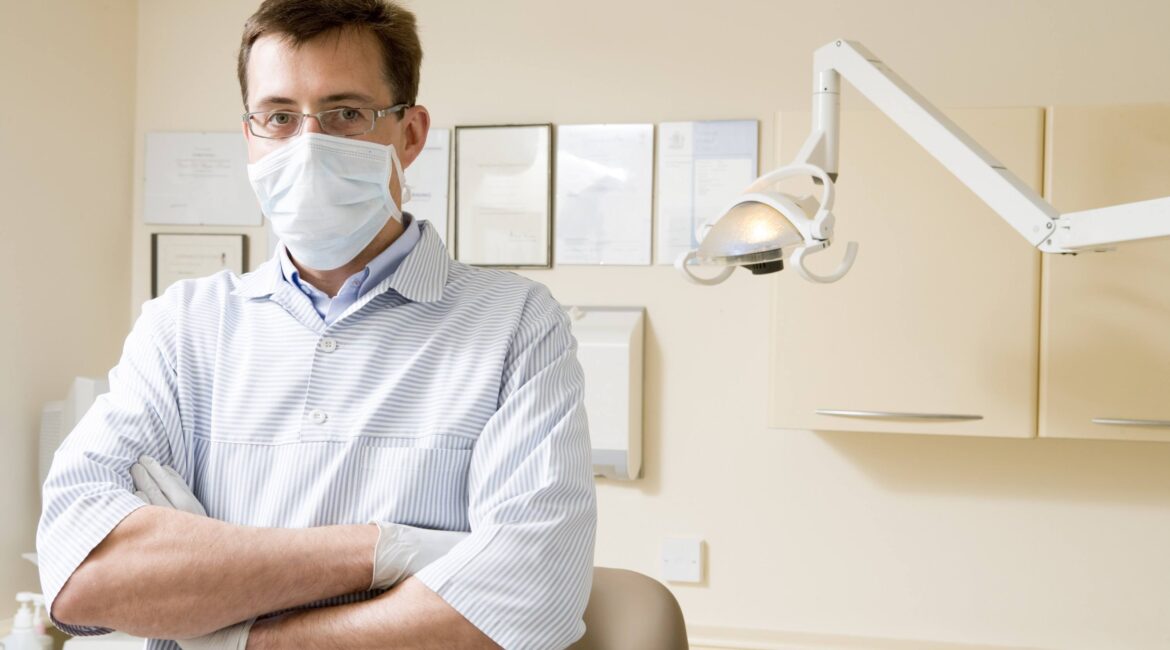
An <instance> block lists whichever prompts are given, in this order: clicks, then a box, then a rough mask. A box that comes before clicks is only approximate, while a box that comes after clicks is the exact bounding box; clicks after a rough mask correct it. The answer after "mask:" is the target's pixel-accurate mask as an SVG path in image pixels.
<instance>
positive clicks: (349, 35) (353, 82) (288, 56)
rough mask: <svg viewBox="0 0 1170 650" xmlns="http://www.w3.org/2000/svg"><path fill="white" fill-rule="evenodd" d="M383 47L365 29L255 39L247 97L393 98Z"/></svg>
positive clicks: (298, 99) (252, 100)
mask: <svg viewBox="0 0 1170 650" xmlns="http://www.w3.org/2000/svg"><path fill="white" fill-rule="evenodd" d="M383 70H384V68H383V62H382V48H381V45H380V44H379V43H378V41H377V38H376V37H375V36H374V35H373V34H372V33H370V32H369V31H367V30H354V29H345V30H334V31H332V32H326V33H325V34H321V35H319V36H316V37H314V38H312V39H309V40H307V41H303V42H300V43H294V42H293V41H292V39H290V38H288V37H287V35H285V34H265V35H264V36H261V37H260V38H258V39H256V42H255V43H253V44H252V49H251V52H250V53H249V55H248V67H247V75H248V101H249V103H252V104H256V103H260V102H262V101H264V100H265V99H266V98H283V99H291V100H293V101H296V102H304V101H309V102H315V103H316V102H328V101H344V100H346V99H369V100H371V101H377V102H386V101H389V100H391V99H392V98H391V97H390V96H389V95H390V88H389V86H388V84H387V82H386V77H385V75H384V74H383Z"/></svg>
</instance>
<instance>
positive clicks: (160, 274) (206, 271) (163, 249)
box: [151, 233, 248, 298]
mask: <svg viewBox="0 0 1170 650" xmlns="http://www.w3.org/2000/svg"><path fill="white" fill-rule="evenodd" d="M247 239H248V238H247V236H245V235H188V234H178V233H154V234H153V235H151V253H152V254H151V257H152V258H153V263H152V269H153V272H152V274H151V296H153V297H156V298H157V297H158V296H159V294H161V293H162V292H163V291H166V289H167V287H169V286H171V285H172V284H174V283H175V282H176V281H178V280H186V279H188V278H201V277H204V276H207V275H211V274H213V273H218V272H219V271H222V270H224V269H228V270H230V271H233V272H235V273H237V274H243V273H244V268H245V267H244V265H245V262H246V260H245V253H244V251H245V244H246V243H247Z"/></svg>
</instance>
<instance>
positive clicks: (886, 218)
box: [770, 108, 1044, 438]
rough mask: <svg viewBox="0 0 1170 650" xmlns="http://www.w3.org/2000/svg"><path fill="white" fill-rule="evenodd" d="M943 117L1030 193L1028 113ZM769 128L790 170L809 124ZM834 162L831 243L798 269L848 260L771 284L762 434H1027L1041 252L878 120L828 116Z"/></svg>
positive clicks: (1039, 117)
mask: <svg viewBox="0 0 1170 650" xmlns="http://www.w3.org/2000/svg"><path fill="white" fill-rule="evenodd" d="M948 116H949V117H951V119H953V120H954V121H955V122H957V123H958V124H959V126H961V127H962V128H963V129H964V130H966V131H967V132H968V133H970V134H971V136H972V137H974V138H975V139H976V140H977V141H978V142H980V143H981V144H982V145H983V146H984V147H985V148H986V149H987V150H989V151H990V152H992V154H993V155H994V156H996V157H997V158H998V159H999V160H1000V162H1002V163H1003V164H1005V165H1006V166H1007V167H1008V168H1009V169H1011V170H1012V171H1013V172H1015V173H1016V174H1017V175H1018V176H1019V177H1020V178H1021V179H1022V180H1023V181H1024V182H1025V183H1028V184H1029V185H1031V186H1032V187H1034V188H1037V189H1039V186H1040V182H1041V178H1042V173H1043V146H1044V142H1043V138H1044V111H1043V110H1042V109H1039V108H1036V109H1027V108H1025V109H983V110H958V111H949V112H948ZM778 122H779V124H778V128H777V138H778V142H777V154H778V155H777V159H778V160H782V161H787V160H791V159H792V158H793V156H794V155H795V154H796V152H797V150H798V149H799V148H800V146H801V144H802V143H803V141H804V138H805V137H806V136H807V134H808V129H809V117H808V114H807V113H787V112H782V113H780V114H779V116H778ZM840 160H841V166H840V177H839V181H838V184H837V186H836V189H837V201H836V205H835V208H834V213H835V214H836V216H837V229H836V230H837V236H836V241H835V243H834V246H832V247H831V248H829V249H828V250H827V251H825V252H823V253H820V254H818V255H814V256H812V257H810V258H809V260H808V262H809V264H808V265H809V267H810V268H814V269H815V270H819V271H821V272H827V271H829V270H831V269H832V268H834V267H835V266H836V264H837V262H838V260H839V259H840V257H841V255H842V254H843V252H844V250H845V246H844V244H845V243H846V242H848V241H857V242H858V243H859V244H860V251H859V253H858V256H857V262H856V264H855V265H854V267H853V270H852V271H851V272H850V273H849V275H847V276H845V278H844V279H842V280H841V281H839V282H837V283H835V284H829V285H814V284H811V283H808V282H805V281H804V280H803V279H801V278H800V277H799V276H798V275H797V274H796V273H795V272H793V271H791V270H786V271H784V272H782V273H780V274H778V275H777V276H776V279H775V280H774V283H775V284H774V287H773V291H772V332H773V337H772V338H773V340H772V346H771V386H770V390H771V404H770V424H771V426H773V427H781V428H800V429H819V430H849V431H880V432H902V433H926V434H944V435H945V434H952V435H976V436H1000V437H1018V438H1028V437H1034V436H1035V435H1036V409H1037V406H1036V392H1037V364H1038V362H1039V351H1038V349H1037V348H1038V345H1039V343H1038V333H1039V322H1038V318H1039V309H1038V305H1039V287H1040V253H1039V252H1037V251H1036V249H1034V248H1033V247H1032V246H1031V245H1029V244H1028V242H1027V241H1026V240H1025V239H1024V238H1023V237H1021V236H1020V235H1019V234H1018V233H1016V232H1015V231H1014V230H1013V229H1012V228H1011V227H1010V226H1009V225H1008V224H1007V222H1005V221H1004V220H1003V219H1002V218H1000V217H999V216H998V215H997V214H996V213H995V212H993V211H992V210H991V209H990V208H988V207H987V206H986V205H985V204H984V203H983V202H982V201H981V200H979V199H978V198H977V197H976V196H975V195H974V194H973V193H972V192H971V191H970V190H968V189H967V188H966V186H964V185H963V184H962V183H960V182H959V181H958V180H957V179H955V177H954V176H952V175H951V174H950V172H948V171H947V170H946V169H945V168H943V167H942V166H941V165H940V164H939V163H938V162H937V161H936V160H935V159H934V158H933V157H931V156H930V155H929V154H928V153H926V151H925V150H923V149H922V148H921V147H919V146H918V145H917V144H916V143H915V142H914V141H913V140H911V139H910V137H909V136H907V135H906V134H905V133H904V132H902V131H901V130H900V129H898V128H897V126H895V125H894V124H893V123H892V122H890V121H889V120H888V119H887V118H886V117H885V116H883V115H882V114H880V113H877V112H870V111H857V112H843V113H842V116H841V159H840ZM826 411H858V412H865V413H868V414H869V416H868V417H856V416H848V415H826V414H823V413H825V412H826ZM934 415H937V416H942V417H923V416H934ZM954 416H974V417H977V418H978V419H955V417H954Z"/></svg>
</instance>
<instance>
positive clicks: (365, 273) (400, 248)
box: [276, 212, 419, 295]
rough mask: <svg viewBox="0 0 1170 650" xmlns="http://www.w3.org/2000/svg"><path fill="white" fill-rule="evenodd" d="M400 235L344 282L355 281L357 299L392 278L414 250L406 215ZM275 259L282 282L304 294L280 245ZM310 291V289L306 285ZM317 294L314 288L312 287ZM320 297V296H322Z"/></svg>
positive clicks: (413, 230)
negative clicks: (357, 290) (277, 260)
mask: <svg viewBox="0 0 1170 650" xmlns="http://www.w3.org/2000/svg"><path fill="white" fill-rule="evenodd" d="M402 220H403V223H405V226H404V227H403V230H402V234H400V235H399V236H398V238H397V239H395V240H394V241H393V242H391V244H390V245H389V246H387V247H386V250H384V251H382V252H381V253H378V255H377V257H375V258H374V259H372V260H370V263H369V265H367V266H366V268H364V269H362V270H361V271H358V272H357V273H354V274H353V275H351V276H349V277H348V278H346V279H345V282H346V284H347V285H348V284H349V283H350V282H353V281H354V280H357V281H358V282H357V284H358V285H359V287H360V288H359V295H360V294H364V293H365V292H367V291H369V290H370V289H371V288H372V287H376V286H378V285H379V284H381V282H382V281H383V280H385V279H386V278H388V277H390V276H391V275H393V274H394V271H396V270H397V269H398V266H399V265H400V264H401V263H402V260H403V259H405V258H406V256H407V255H408V254H409V253H410V251H411V250H413V249H414V246H415V244H417V243H418V240H419V230H418V219H415V218H414V217H413V216H412V215H411V214H410V213H409V212H408V213H405V214H403V219H402ZM276 256H277V258H278V259H279V260H280V270H281V275H282V278H283V279H284V280H285V281H286V282H288V283H289V284H291V285H293V286H294V287H296V288H297V289H300V290H302V291H307V289H306V285H305V284H302V281H301V274H300V271H298V270H297V267H296V265H295V264H293V261H292V257H290V256H289V254H288V248H286V247H285V246H284V244H281V245H280V247H279V249H278V250H277V251H276ZM308 286H309V287H312V285H308ZM312 288H313V289H314V290H316V292H317V293H320V291H319V290H317V289H316V287H312ZM322 295H323V294H322Z"/></svg>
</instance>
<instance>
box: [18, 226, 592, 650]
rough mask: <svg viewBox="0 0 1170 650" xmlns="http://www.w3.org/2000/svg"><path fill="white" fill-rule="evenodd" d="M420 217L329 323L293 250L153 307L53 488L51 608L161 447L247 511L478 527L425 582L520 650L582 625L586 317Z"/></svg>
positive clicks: (48, 500) (554, 642)
mask: <svg viewBox="0 0 1170 650" xmlns="http://www.w3.org/2000/svg"><path fill="white" fill-rule="evenodd" d="M419 225H420V227H421V232H420V235H421V236H420V239H419V241H418V243H417V245H415V247H414V249H413V250H411V252H410V253H409V255H407V257H406V258H405V259H404V260H403V261H402V263H401V265H400V266H399V267H398V269H397V271H395V272H394V273H393V274H392V275H391V276H390V277H388V278H386V279H384V280H383V281H382V282H380V283H379V284H378V285H377V286H376V287H375V288H374V289H373V290H371V291H369V292H368V293H366V294H365V295H363V296H362V297H361V298H359V299H358V300H357V301H356V302H354V303H353V304H352V305H351V306H350V307H349V308H348V309H346V310H345V312H344V313H342V314H341V315H340V316H339V317H338V318H337V320H335V321H334V322H333V323H332V324H326V322H325V321H324V320H323V319H322V318H321V316H320V314H318V313H317V312H316V310H315V309H314V307H313V305H312V302H311V300H310V299H309V297H308V296H306V295H305V294H304V293H302V292H301V291H299V290H297V289H295V288H294V287H293V286H292V285H291V284H290V283H288V282H286V281H285V280H284V279H283V275H282V272H281V269H280V264H279V261H278V260H277V259H275V258H274V259H272V260H269V261H268V262H266V263H265V264H263V265H261V267H260V268H259V269H257V270H256V271H254V272H252V273H249V274H247V275H244V276H243V277H238V276H235V275H233V274H231V273H230V272H221V273H219V274H216V275H214V276H211V277H209V278H203V279H199V280H188V281H183V282H178V283H176V284H175V285H173V286H172V287H171V288H170V289H168V290H167V292H166V293H165V294H164V295H163V296H162V297H160V298H158V299H155V300H152V301H150V302H148V303H146V304H145V305H144V307H143V312H142V316H141V317H140V318H139V319H138V322H137V323H136V324H135V326H134V328H133V331H132V332H131V334H130V336H129V337H128V338H127V340H126V345H125V349H124V351H123V356H122V359H121V360H120V361H119V363H118V365H117V367H115V368H114V370H112V371H111V372H110V392H109V393H107V394H106V395H104V396H102V397H101V398H99V399H98V401H97V402H96V403H95V404H94V407H93V408H92V409H90V411H89V412H88V413H87V414H86V415H85V417H84V418H83V419H82V421H81V422H80V423H79V424H78V426H77V428H76V429H75V430H74V431H73V432H72V433H71V434H70V435H69V437H68V438H67V439H66V440H65V442H64V444H63V445H62V446H61V448H60V450H59V451H58V452H57V454H56V456H55V457H54V460H53V465H52V468H51V470H50V472H49V476H48V479H47V480H46V482H45V486H44V511H43V513H42V515H41V521H40V525H39V527H38V530H37V551H38V553H39V555H40V560H41V583H42V587H43V589H44V593H45V596H46V598H47V599H48V601H49V603H50V607H51V603H52V601H53V599H54V598H55V597H56V595H57V593H58V592H59V591H60V589H61V587H62V586H63V585H64V584H65V581H66V580H67V579H68V578H69V576H70V575H71V574H72V573H73V571H74V570H75V569H76V568H77V566H78V565H80V564H81V562H82V561H83V560H84V559H85V557H86V556H87V554H88V553H89V552H90V550H92V549H93V548H94V547H95V546H96V545H97V544H98V543H99V542H100V541H101V540H102V539H103V538H105V536H106V535H107V534H108V533H109V531H110V530H111V529H113V528H114V527H115V526H116V525H117V524H118V523H119V522H120V521H121V520H122V519H123V518H124V517H125V516H126V515H128V514H129V513H130V512H132V511H134V510H135V509H137V508H139V507H142V506H143V505H144V504H143V503H142V501H140V500H139V499H138V498H137V497H135V496H134V495H133V494H132V492H131V490H132V480H131V477H130V473H129V468H130V466H131V465H132V464H133V463H134V462H135V461H136V459H137V458H138V457H139V456H140V455H142V454H149V455H151V456H154V457H155V458H157V459H158V460H159V461H160V462H162V463H164V464H169V465H171V466H173V467H174V468H175V469H176V470H177V471H178V472H179V473H180V474H181V475H182V476H183V477H184V478H185V479H186V480H187V481H188V484H189V485H191V487H192V490H193V491H194V493H195V495H196V496H197V497H198V499H199V501H200V502H201V503H202V504H203V506H204V507H205V508H206V509H207V512H208V515H209V516H211V517H214V518H216V519H220V520H223V521H227V522H230V523H234V524H241V525H248V526H268V527H284V528H302V527H310V526H324V525H329V524H363V523H366V522H367V521H369V520H370V519H380V520H386V521H393V522H397V523H402V524H408V525H411V526H418V527H423V528H435V529H444V530H459V531H469V532H470V535H468V537H467V538H466V539H465V540H464V541H462V542H461V543H460V544H459V545H457V546H456V547H455V548H454V549H453V550H452V551H451V552H450V553H448V554H447V555H446V556H444V557H443V558H441V559H439V560H437V561H435V562H434V563H432V564H431V565H429V566H428V567H426V568H425V569H423V570H422V571H421V572H419V573H418V574H417V576H416V577H417V578H418V579H419V580H421V581H422V582H423V583H424V584H425V585H427V586H428V587H429V588H430V589H431V590H433V591H434V592H435V593H437V594H438V595H439V596H440V597H442V598H443V599H444V600H445V601H446V602H447V603H448V604H450V605H451V606H452V607H453V608H454V609H456V610H457V611H459V612H460V613H461V614H462V615H463V616H464V617H466V618H467V619H468V620H469V621H471V622H472V623H473V624H474V625H476V627H478V628H479V629H481V630H482V631H483V632H484V633H486V634H487V635H488V636H489V637H491V638H492V639H493V640H494V641H496V642H497V643H499V644H500V645H501V646H503V647H505V648H555V647H564V646H566V645H568V644H570V643H571V642H573V641H574V640H576V639H577V638H578V637H580V636H581V635H582V634H583V632H584V624H583V622H582V614H583V612H584V609H585V604H586V601H587V599H588V595H589V588H590V579H591V575H592V573H591V572H592V564H593V543H594V534H595V529H596V516H597V515H596V500H595V496H594V489H593V478H592V471H591V466H590V444H589V437H588V431H587V425H586V420H585V411H584V407H583V405H582V395H583V377H582V372H581V367H580V364H578V362H577V360H576V342H575V341H574V339H573V337H572V335H571V333H570V327H569V321H568V318H567V317H566V315H565V314H564V312H563V311H562V310H561V308H560V306H559V305H558V304H557V303H556V301H555V300H553V298H552V296H551V294H550V293H549V292H548V290H547V289H546V288H545V287H544V286H543V285H540V284H538V283H535V282H532V281H530V280H527V279H525V278H522V277H520V276H518V275H516V274H513V273H507V272H504V271H498V270H492V269H480V268H473V267H469V266H467V265H465V264H461V263H459V262H456V261H453V260H451V259H450V257H449V256H448V255H447V251H446V249H445V248H444V247H443V244H442V242H441V241H440V240H439V238H438V236H437V235H436V234H435V232H434V230H433V229H432V228H431V227H430V225H429V224H427V223H426V222H420V224H419ZM371 553H372V549H371ZM373 595H376V594H375V593H373V592H364V593H358V594H349V595H345V596H339V597H336V598H332V599H329V600H327V601H323V602H320V603H313V604H309V605H307V606H320V605H331V604H340V603H346V602H354V601H358V600H364V599H367V598H370V597H372V596H373ZM59 626H60V627H62V629H64V630H65V631H66V632H70V633H73V634H96V633H101V632H103V631H104V630H103V629H102V628H76V627H71V626H65V625H59ZM146 647H147V648H150V649H157V650H161V649H168V650H177V648H178V645H177V644H175V643H174V642H171V641H161V640H150V641H148V643H147V646H146Z"/></svg>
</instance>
